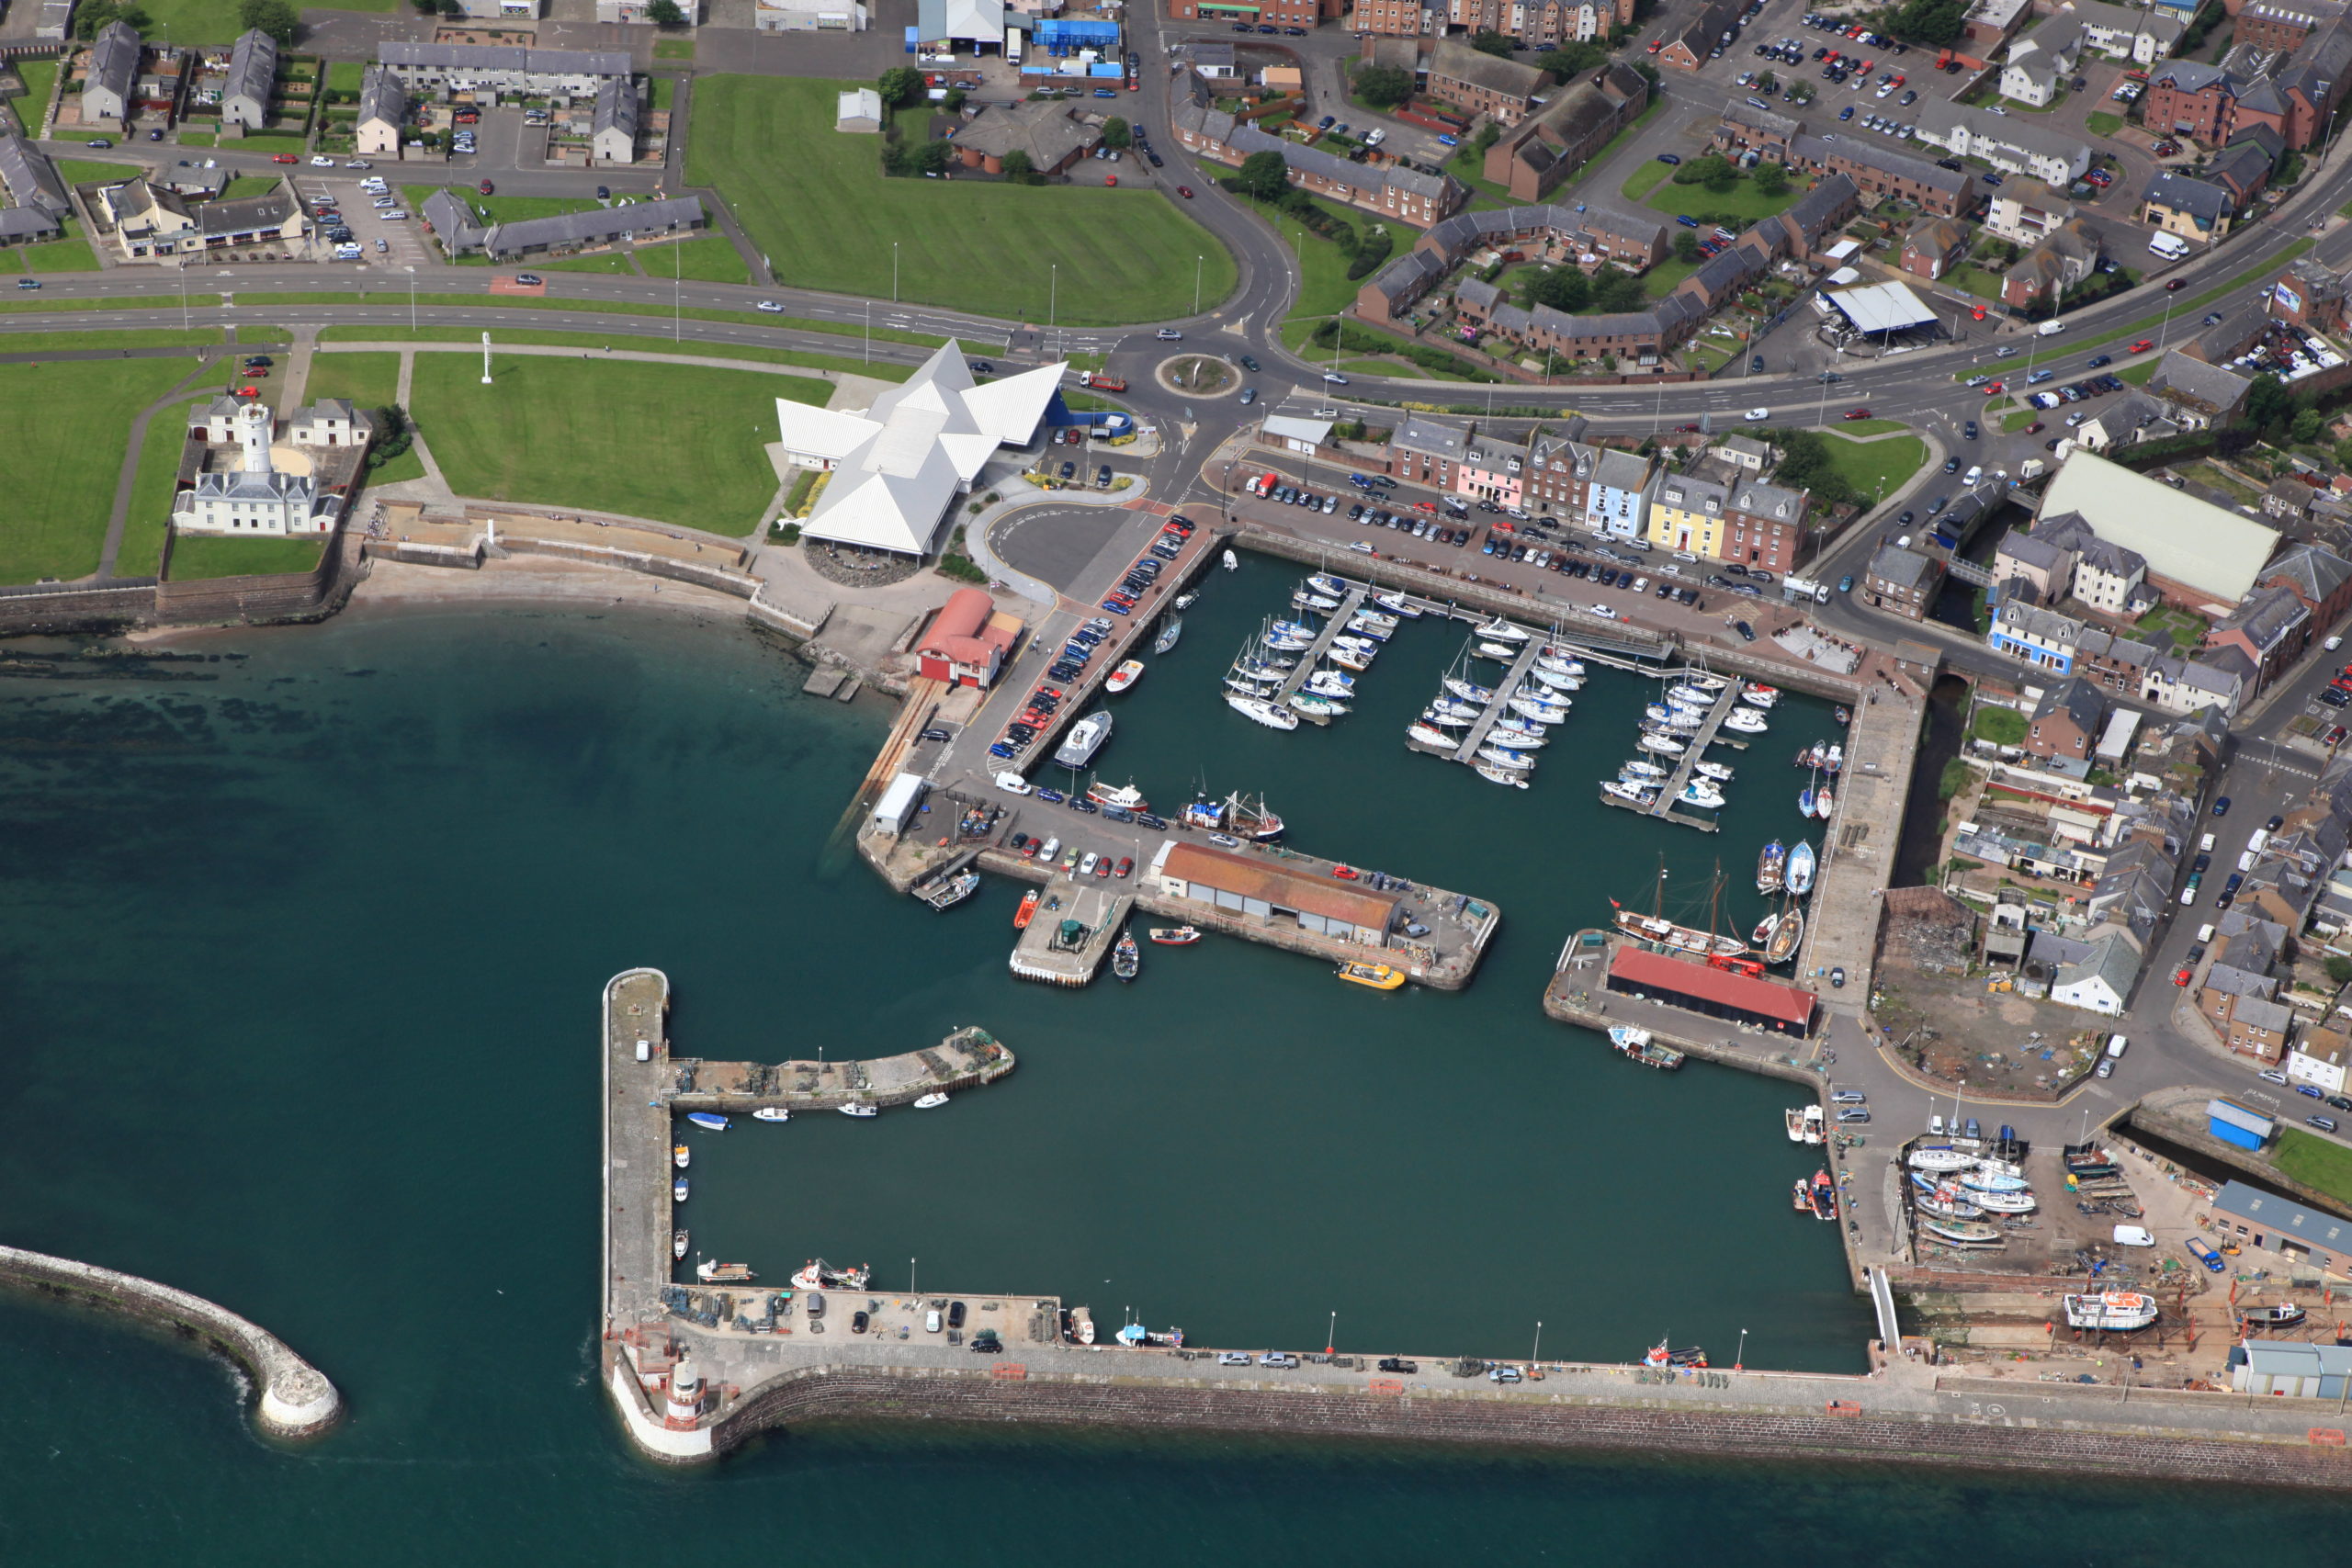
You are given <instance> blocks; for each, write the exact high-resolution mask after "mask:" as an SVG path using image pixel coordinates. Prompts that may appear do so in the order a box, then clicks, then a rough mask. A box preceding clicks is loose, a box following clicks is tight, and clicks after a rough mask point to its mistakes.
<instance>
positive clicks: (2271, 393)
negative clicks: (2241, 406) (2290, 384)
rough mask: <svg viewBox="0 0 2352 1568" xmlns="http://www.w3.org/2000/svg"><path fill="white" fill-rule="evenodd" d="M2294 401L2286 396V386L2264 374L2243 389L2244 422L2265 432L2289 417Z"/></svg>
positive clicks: (2273, 377) (2276, 378) (2275, 378)
mask: <svg viewBox="0 0 2352 1568" xmlns="http://www.w3.org/2000/svg"><path fill="white" fill-rule="evenodd" d="M2294 401H2295V400H2294V399H2293V398H2291V397H2290V396H2288V393H2287V384H2286V383H2285V382H2283V381H2281V380H2279V379H2278V377H2276V376H2272V375H2269V374H2267V372H2266V373H2265V374H2263V375H2260V376H2256V378H2254V384H2253V385H2252V386H2250V387H2248V388H2247V389H2245V421H2246V423H2248V424H2251V425H2252V426H2254V427H2255V428H2256V430H2261V431H2267V430H2269V429H2271V428H2272V427H2273V426H2275V425H2278V424H2279V423H2283V422H2285V421H2286V420H2287V419H2288V418H2289V417H2290V411H2291V410H2292V409H2293V407H2294Z"/></svg>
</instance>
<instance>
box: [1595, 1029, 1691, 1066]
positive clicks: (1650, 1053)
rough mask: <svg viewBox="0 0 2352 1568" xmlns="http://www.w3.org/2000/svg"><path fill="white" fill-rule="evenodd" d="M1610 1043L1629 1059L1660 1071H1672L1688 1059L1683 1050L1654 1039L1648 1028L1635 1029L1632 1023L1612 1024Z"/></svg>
mask: <svg viewBox="0 0 2352 1568" xmlns="http://www.w3.org/2000/svg"><path fill="white" fill-rule="evenodd" d="M1609 1043H1611V1045H1614V1046H1615V1047H1616V1048H1617V1050H1618V1052H1619V1054H1620V1055H1623V1056H1624V1057H1626V1058H1627V1059H1628V1060H1630V1061H1635V1062H1639V1063H1640V1064H1641V1065H1642V1066H1645V1067H1656V1068H1657V1069H1658V1070H1659V1071H1660V1072H1667V1073H1670V1072H1672V1071H1674V1070H1675V1069H1676V1068H1677V1067H1679V1066H1681V1065H1682V1064H1683V1062H1684V1061H1685V1060H1687V1058H1686V1057H1685V1056H1684V1055H1683V1054H1682V1053H1681V1052H1679V1051H1677V1050H1675V1049H1673V1048H1672V1047H1670V1046H1666V1045H1661V1044H1659V1043H1657V1042H1656V1041H1655V1040H1652V1039H1651V1038H1650V1032H1649V1031H1648V1030H1646V1029H1635V1028H1634V1027H1633V1026H1632V1025H1631V1024H1624V1023H1612V1024H1611V1025H1610V1026H1609Z"/></svg>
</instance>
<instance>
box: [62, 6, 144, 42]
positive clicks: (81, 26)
mask: <svg viewBox="0 0 2352 1568" xmlns="http://www.w3.org/2000/svg"><path fill="white" fill-rule="evenodd" d="M113 22H122V23H125V24H127V25H129V26H130V27H133V28H138V29H140V30H141V32H144V31H145V30H146V28H147V26H148V21H147V13H146V12H144V11H142V10H141V9H140V8H139V7H138V6H135V5H131V4H129V3H127V0H90V3H89V4H88V5H86V6H82V7H81V8H80V9H79V10H76V11H75V12H74V37H75V38H80V39H93V38H96V37H97V36H98V34H99V33H101V32H103V31H104V30H105V29H106V28H107V25H108V24H110V23H113Z"/></svg>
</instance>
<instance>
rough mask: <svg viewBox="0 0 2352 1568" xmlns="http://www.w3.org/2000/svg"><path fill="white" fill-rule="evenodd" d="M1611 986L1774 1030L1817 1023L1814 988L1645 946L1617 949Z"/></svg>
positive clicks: (1788, 1031)
mask: <svg viewBox="0 0 2352 1568" xmlns="http://www.w3.org/2000/svg"><path fill="white" fill-rule="evenodd" d="M1609 988H1610V989H1611V990H1612V991H1615V992H1616V993H1618V994H1619V995H1620V996H1629V997H1639V998H1645V999H1646V1000H1649V1001H1657V1002H1664V1003H1666V1004H1667V1005H1668V1006H1669V1007H1679V1008H1688V1009H1690V1010H1691V1011H1692V1012H1700V1013H1704V1014H1706V1015H1707V1016H1708V1017H1709V1018H1720V1019H1723V1020H1724V1021H1727V1022H1731V1023H1752V1024H1754V1025H1756V1026H1757V1027H1758V1028H1759V1029H1769V1030H1770V1031H1772V1032H1774V1033H1776V1034H1796V1035H1802V1034H1804V1033H1806V1032H1809V1031H1810V1030H1811V1029H1812V1027H1813V1006H1814V997H1813V993H1812V992H1811V991H1804V990H1799V989H1798V988H1797V987H1794V986H1784V985H1782V984H1781V983H1780V982H1779V981H1778V980H1767V979H1763V978H1761V977H1759V976H1753V975H1741V974H1736V973H1734V972H1733V971H1731V970H1728V969H1717V968H1715V967H1714V966H1713V965H1712V964H1702V963H1700V962H1698V961H1697V960H1695V959H1689V958H1673V957H1669V956H1668V955H1667V954H1665V953H1653V952H1651V951H1650V950H1649V949H1647V948H1643V947H1632V946H1627V947H1621V948H1619V949H1618V950H1617V955H1616V956H1615V957H1614V958H1611V960H1610V961H1609Z"/></svg>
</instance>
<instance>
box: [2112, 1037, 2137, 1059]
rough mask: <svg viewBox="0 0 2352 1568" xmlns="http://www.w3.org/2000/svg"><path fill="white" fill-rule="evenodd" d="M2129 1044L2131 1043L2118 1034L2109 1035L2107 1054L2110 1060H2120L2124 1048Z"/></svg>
mask: <svg viewBox="0 0 2352 1568" xmlns="http://www.w3.org/2000/svg"><path fill="white" fill-rule="evenodd" d="M2130 1044H2131V1042H2130V1041H2129V1040H2126V1039H2125V1038H2123V1036H2121V1035H2120V1034H2110V1035H2109V1036H2108V1037H2107V1054H2108V1055H2109V1057H2110V1058H2120V1057H2121V1056H2122V1055H2123V1052H2124V1050H2125V1048H2126V1047H2127V1046H2129V1045H2130Z"/></svg>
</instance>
